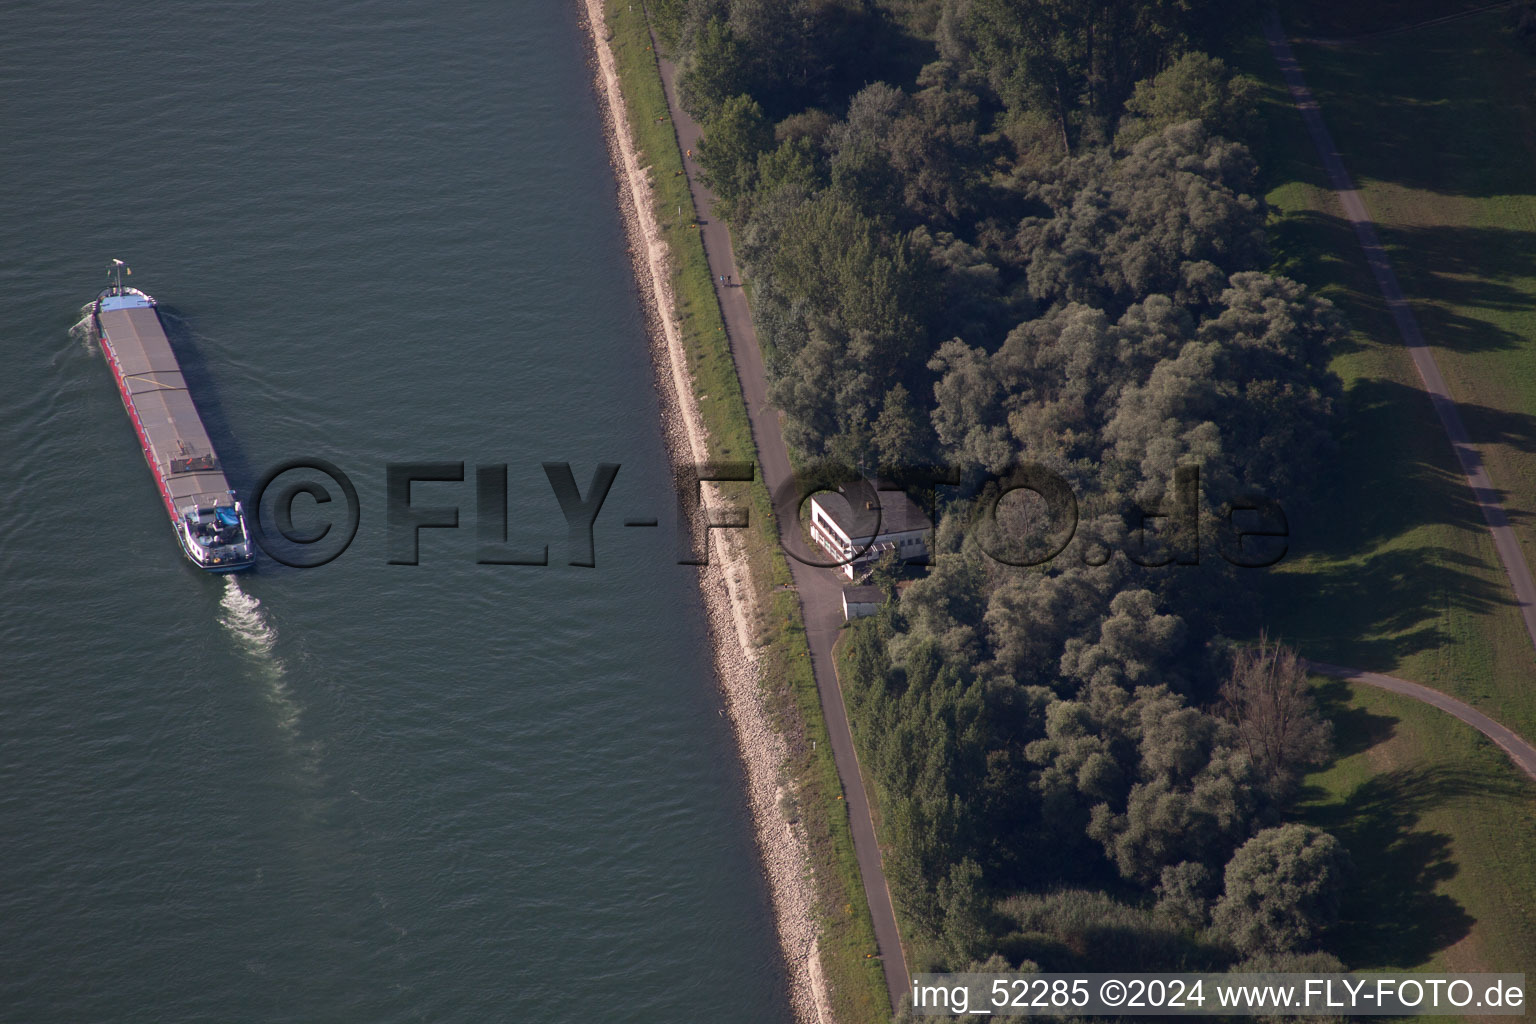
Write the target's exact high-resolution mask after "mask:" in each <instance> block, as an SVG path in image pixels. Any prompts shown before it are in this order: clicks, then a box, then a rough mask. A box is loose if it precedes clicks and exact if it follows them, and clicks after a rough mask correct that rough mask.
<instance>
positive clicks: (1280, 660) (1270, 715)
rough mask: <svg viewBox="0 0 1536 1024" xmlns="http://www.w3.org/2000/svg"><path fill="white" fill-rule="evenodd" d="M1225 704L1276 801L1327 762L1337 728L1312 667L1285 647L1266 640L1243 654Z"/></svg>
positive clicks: (1225, 711) (1226, 685) (1228, 716)
mask: <svg viewBox="0 0 1536 1024" xmlns="http://www.w3.org/2000/svg"><path fill="white" fill-rule="evenodd" d="M1221 705H1222V713H1223V715H1225V717H1226V719H1227V720H1228V721H1229V722H1231V723H1232V724H1233V725H1234V726H1236V728H1237V735H1238V738H1239V740H1240V742H1241V743H1242V746H1243V749H1244V750H1245V751H1247V753H1248V757H1249V759H1250V760H1251V761H1253V764H1254V767H1256V768H1257V769H1258V771H1259V775H1260V776H1261V777H1262V778H1263V780H1264V788H1265V791H1266V792H1267V793H1268V794H1269V796H1270V797H1271V799H1274V800H1276V801H1283V800H1285V799H1286V798H1288V797H1289V796H1290V795H1291V794H1292V793H1293V792H1294V790H1295V787H1296V785H1297V783H1298V782H1299V781H1300V779H1301V773H1302V771H1303V770H1304V769H1307V768H1315V767H1318V766H1320V765H1322V764H1325V763H1326V762H1327V760H1328V755H1329V752H1330V747H1331V745H1332V738H1333V727H1332V726H1331V725H1329V724H1328V723H1327V722H1325V721H1323V719H1322V717H1321V716H1320V715H1319V714H1318V712H1317V706H1316V704H1314V703H1313V700H1312V694H1311V687H1310V685H1309V684H1308V682H1307V669H1306V666H1305V665H1303V664H1302V661H1301V659H1300V657H1298V656H1297V654H1296V652H1295V651H1294V650H1293V649H1291V648H1289V647H1287V646H1285V645H1284V644H1279V643H1270V642H1269V640H1268V638H1267V637H1260V639H1259V642H1258V644H1257V645H1255V646H1253V647H1248V648H1244V649H1242V650H1240V651H1238V652H1237V654H1236V656H1235V657H1234V658H1233V665H1232V675H1231V677H1230V678H1229V679H1228V680H1227V681H1226V682H1225V683H1223V684H1222V687H1221Z"/></svg>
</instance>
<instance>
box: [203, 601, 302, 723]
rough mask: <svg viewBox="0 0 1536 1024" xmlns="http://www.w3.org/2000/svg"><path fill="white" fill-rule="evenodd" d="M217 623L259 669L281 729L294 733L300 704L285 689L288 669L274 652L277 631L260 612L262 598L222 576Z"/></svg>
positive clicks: (286, 687) (265, 615)
mask: <svg viewBox="0 0 1536 1024" xmlns="http://www.w3.org/2000/svg"><path fill="white" fill-rule="evenodd" d="M219 624H220V625H222V626H223V627H224V629H225V630H226V631H227V632H228V633H229V635H230V636H231V637H232V638H233V639H234V641H235V643H236V645H237V646H239V648H240V649H241V650H242V651H243V652H244V653H245V655H246V656H247V657H248V658H249V659H250V660H251V663H252V664H254V665H255V666H256V668H257V670H258V671H259V672H260V674H261V677H262V681H263V682H264V683H265V684H266V689H267V699H268V700H269V701H270V702H271V704H272V708H273V711H274V712H276V714H277V723H278V725H279V726H280V727H281V728H282V730H283V731H284V732H286V733H288V734H289V735H293V736H296V735H297V734H298V730H299V705H298V704H297V702H295V701H294V699H293V694H292V693H291V692H289V689H288V680H287V675H288V670H287V668H286V667H285V666H284V665H283V661H282V659H281V658H279V657H278V656H277V654H276V647H277V630H276V629H274V628H273V626H272V623H271V621H270V620H269V619H268V618H267V614H266V612H264V611H262V608H261V601H260V600H259V599H258V598H256V597H254V596H252V595H251V594H247V593H246V592H245V591H244V590H243V589H241V587H240V581H239V580H238V579H237V578H236V577H234V576H233V575H230V576H225V577H224V596H223V597H222V598H220V599H219Z"/></svg>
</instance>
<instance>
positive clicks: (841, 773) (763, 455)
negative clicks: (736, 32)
mask: <svg viewBox="0 0 1536 1024" xmlns="http://www.w3.org/2000/svg"><path fill="white" fill-rule="evenodd" d="M659 63H660V65H661V78H662V83H663V84H664V85H665V87H666V93H667V106H668V108H670V110H671V114H672V123H673V126H674V127H675V128H676V130H677V141H678V145H679V146H680V147H681V148H682V150H683V152H684V153H688V152H693V153H696V152H698V148H699V126H698V125H697V124H696V123H695V122H694V120H693V118H691V117H689V116H688V112H687V111H686V110H684V109H683V108H682V106H681V105H680V104H679V103H678V101H677V88H676V83H677V68H676V67H675V66H674V65H673V64H672V63H671V62H670V61H667V60H659ZM683 164H684V167H686V168H687V172H688V187H689V189H690V190H691V191H692V193H693V205H694V209H695V210H696V211H697V213H698V216H699V217H700V219H701V221H702V222H703V226H702V230H703V233H704V249H705V252H706V253H707V255H708V256H709V266H710V270H711V272H713V274H714V276H715V294H716V296H717V297H718V298H719V300H720V311H721V312H722V313H723V314H724V316H725V329H726V333H727V334H728V335H729V337H730V343H731V354H732V356H733V357H734V359H735V362H736V374H737V376H738V377H740V378H741V390H742V393H743V395H744V396H745V397H746V401H747V416H748V418H749V419H750V420H751V422H752V436H753V439H754V440H755V441H756V443H757V458H758V468H759V469H760V470H761V471H762V474H763V480H764V482H765V483H766V484H767V485H768V490H769V492H770V493H771V494H773V495H774V496H775V498H774V516H775V518H776V519H777V520H778V523H779V530H780V535H781V541H783V542H784V543H785V546H786V549H789V550H792V551H804V550H805V549H804V547H803V545H801V544H800V543H799V542H798V538H794V539H791V538H785V537H783V533H784V531H785V529H786V528H788V529H798V524H799V522H800V519H799V509H798V507H797V502H796V500H795V499H794V498H793V497H789V495H793V494H794V491H795V488H794V485H793V473H792V470H791V469H790V464H789V451H788V449H787V448H786V447H785V445H784V432H783V429H782V426H781V424H780V421H779V411H778V410H777V409H775V408H773V407H772V406H771V405H769V404H768V383H767V375H766V373H765V372H764V369H763V353H762V350H761V349H760V348H759V347H758V343H757V332H756V330H755V329H754V328H753V326H752V314H751V311H750V310H749V309H748V306H747V296H746V291H745V289H743V288H742V287H741V270H740V268H738V267H737V266H736V257H735V253H734V251H733V250H732V248H731V234H730V231H729V230H727V228H726V226H725V223H724V222H723V221H721V220H719V219H718V218H716V217H715V216H714V212H713V211H714V204H715V196H714V193H713V192H711V191H710V189H709V188H707V187H706V186H705V185H704V183H703V182H702V181H700V180H699V175H698V170H699V167H698V164H697V162H696V161H695V160H694V159H692V158H691V157H685V158H684V161H683ZM721 277H726V278H727V279H728V282H729V283H726V282H722V281H721V280H720V279H721ZM789 564H790V569H791V571H792V572H793V573H794V580H795V589H796V590H797V591H798V592H799V596H800V607H801V613H802V614H803V616H804V618H805V632H806V641H807V643H808V645H809V646H810V651H811V667H812V669H813V671H814V672H815V675H816V689H817V691H818V693H819V694H820V696H821V707H822V713H823V715H824V716H825V717H826V720H827V733H828V735H829V737H830V739H831V743H832V757H833V760H834V762H835V763H836V765H837V774H838V777H839V778H840V780H841V781H842V785H843V797H844V799H845V800H846V801H847V803H848V821H849V824H850V825H851V826H852V831H853V849H854V854H855V855H856V857H857V859H858V863H859V873H860V875H861V876H862V878H863V882H864V895H865V897H866V899H867V900H868V901H869V912H870V917H871V918H872V919H873V921H874V927H875V942H876V943H877V944H878V946H879V955H880V957H881V958H882V961H883V964H884V968H885V984H886V988H887V989H889V991H890V996H891V1007H892V1009H893V1010H895V1009H896V1008H898V1007H899V1006H900V1005H901V999H902V996H903V994H904V993H906V992H907V990H908V989H909V988H911V982H910V976H909V975H908V973H907V961H906V955H905V953H904V952H903V951H902V947H901V934H900V932H899V931H898V930H897V927H896V913H895V910H894V908H893V907H892V904H891V890H890V886H889V885H888V884H887V882H886V879H885V867H884V865H883V864H882V863H881V859H880V846H879V843H877V842H876V840H875V826H874V820H873V818H872V816H871V814H870V809H869V798H868V796H867V795H866V794H865V791H864V779H863V775H862V774H861V772H860V770H859V758H858V754H857V753H856V752H855V750H854V747H853V734H852V733H851V732H850V731H849V728H848V713H847V710H846V708H845V706H844V704H843V694H842V689H841V687H840V685H839V684H838V680H837V672H836V669H835V667H834V665H833V660H832V644H833V643H834V642H836V640H837V635H838V631H839V630H840V629H841V628H842V624H843V604H842V588H843V585H844V584H845V583H847V580H846V579H844V578H843V577H842V576H841V575H839V574H838V573H836V572H835V571H834V570H831V569H821V568H813V567H811V566H807V565H803V564H801V563H800V562H798V561H796V560H795V559H794V558H790V560H789Z"/></svg>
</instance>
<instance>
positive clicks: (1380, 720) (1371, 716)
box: [1302, 679, 1398, 802]
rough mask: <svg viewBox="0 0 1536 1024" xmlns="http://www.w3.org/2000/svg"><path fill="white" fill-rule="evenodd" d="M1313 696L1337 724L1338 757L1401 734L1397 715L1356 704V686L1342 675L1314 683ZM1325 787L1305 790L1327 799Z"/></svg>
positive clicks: (1335, 746) (1309, 798)
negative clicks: (1398, 728) (1376, 711)
mask: <svg viewBox="0 0 1536 1024" xmlns="http://www.w3.org/2000/svg"><path fill="white" fill-rule="evenodd" d="M1312 699H1313V700H1314V701H1315V702H1316V703H1317V709H1318V711H1319V712H1320V713H1321V714H1322V715H1323V717H1325V718H1326V719H1328V721H1329V722H1331V723H1332V724H1333V757H1334V760H1335V761H1339V760H1342V759H1343V758H1346V757H1353V756H1354V755H1355V754H1362V753H1364V752H1365V751H1367V750H1369V749H1371V748H1372V747H1374V746H1376V744H1378V743H1385V742H1386V741H1387V740H1389V739H1391V738H1392V737H1393V736H1395V735H1397V722H1398V720H1397V719H1396V718H1393V717H1392V716H1391V715H1378V714H1375V713H1373V712H1370V711H1367V710H1366V709H1365V708H1359V707H1355V706H1354V705H1353V703H1352V701H1353V700H1354V690H1353V689H1352V688H1351V687H1350V685H1349V684H1348V683H1346V682H1344V681H1343V680H1342V679H1324V680H1322V681H1320V682H1316V683H1313V684H1312ZM1325 798H1326V794H1324V793H1323V792H1322V791H1321V790H1316V789H1314V790H1312V791H1309V792H1308V793H1306V794H1303V796H1302V799H1303V800H1305V801H1308V802H1315V801H1317V800H1321V799H1325Z"/></svg>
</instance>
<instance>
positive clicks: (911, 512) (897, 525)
mask: <svg viewBox="0 0 1536 1024" xmlns="http://www.w3.org/2000/svg"><path fill="white" fill-rule="evenodd" d="M854 494H855V499H856V500H857V501H858V502H859V504H860V506H861V507H860V508H858V509H855V508H854V507H853V506H852V505H850V504H849V502H848V498H847V496H846V494H845V492H844V491H841V490H840V491H837V492H836V493H833V492H831V491H823V492H822V493H820V494H817V495H816V496H815V497H813V498H812V499H811V500H812V501H814V502H816V503H817V504H818V505H820V506H821V508H822V511H824V512H825V513H826V514H827V515H828V516H830V517H831V519H832V521H833V522H834V523H836V524H837V528H838V529H840V530H842V531H843V532H844V533H845V534H847V535H848V537H849V538H850V539H852V538H856V537H868V536H869V535H870V531H871V530H873V529H876V526H875V522H876V518H875V517H876V515H877V514H878V516H879V523H880V525H879V527H878V529H879V531H880V532H879V534H878V536H882V537H883V536H885V535H886V534H888V533H907V532H908V531H911V530H931V529H933V523H932V522H931V521H930V520H929V519H928V516H927V515H925V514H924V513H923V510H922V508H921V507H920V506H919V505H918V504H917V502H915V501H913V500H912V499H911V497H910V496H908V494H907V492H906V491H886V490H882V491H880V492H879V494H878V495H876V494H874V493H873V492H872V490H871V489H869V488H865V489H864V493H863V495H860V494H859V493H858V489H855V491H854ZM875 500H878V501H879V502H880V511H879V512H878V513H876V512H875V511H874V510H873V509H869V508H865V507H862V506H863V505H864V503H865V502H866V501H867V502H873V501H875Z"/></svg>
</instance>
